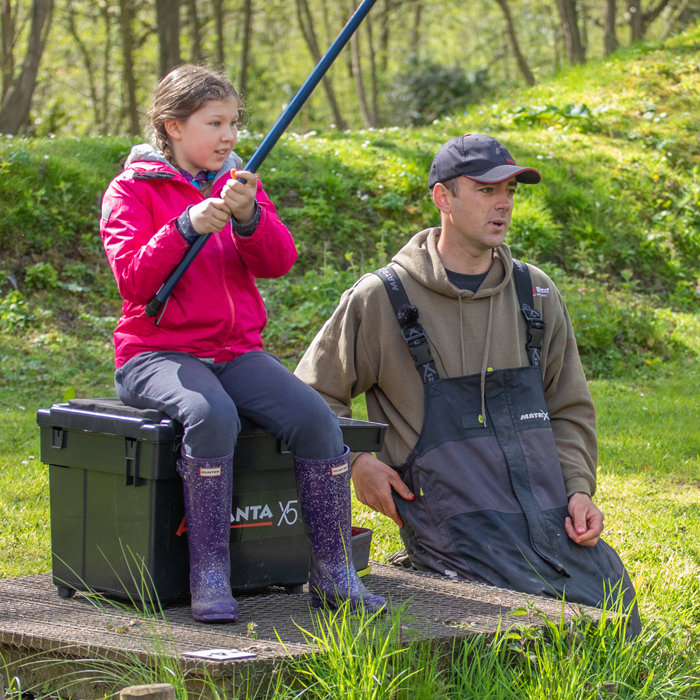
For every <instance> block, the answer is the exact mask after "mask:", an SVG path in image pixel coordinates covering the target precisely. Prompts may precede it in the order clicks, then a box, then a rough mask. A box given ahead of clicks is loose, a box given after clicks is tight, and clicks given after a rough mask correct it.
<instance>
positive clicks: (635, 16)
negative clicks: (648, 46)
mask: <svg viewBox="0 0 700 700" xmlns="http://www.w3.org/2000/svg"><path fill="white" fill-rule="evenodd" d="M629 12H630V41H631V42H632V43H633V44H634V43H635V42H636V41H641V40H642V39H643V38H644V13H643V12H642V0H630V3H629Z"/></svg>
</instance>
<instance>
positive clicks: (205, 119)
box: [165, 97, 238, 175]
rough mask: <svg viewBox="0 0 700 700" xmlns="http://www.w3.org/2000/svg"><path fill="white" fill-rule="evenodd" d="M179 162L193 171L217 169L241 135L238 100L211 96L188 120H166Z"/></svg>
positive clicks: (194, 172) (171, 143) (166, 127)
mask: <svg viewBox="0 0 700 700" xmlns="http://www.w3.org/2000/svg"><path fill="white" fill-rule="evenodd" d="M165 129H166V131H167V133H168V137H169V139H170V145H171V147H172V149H173V155H174V156H175V160H176V161H177V164H178V165H179V166H180V167H181V168H183V169H184V170H186V171H187V172H188V173H190V175H196V174H197V173H198V172H199V171H200V170H213V171H214V172H216V171H217V170H219V168H221V166H222V165H223V164H224V161H225V160H226V159H227V158H228V156H229V154H230V153H231V151H232V150H233V147H234V146H235V145H236V140H237V139H238V100H236V99H235V98H233V97H230V98H228V99H227V100H223V101H222V100H209V102H207V103H206V104H204V106H202V107H200V108H199V109H198V110H197V111H196V112H194V113H192V114H191V115H190V116H189V117H188V118H187V119H186V120H185V121H179V120H177V119H172V120H170V121H167V122H165Z"/></svg>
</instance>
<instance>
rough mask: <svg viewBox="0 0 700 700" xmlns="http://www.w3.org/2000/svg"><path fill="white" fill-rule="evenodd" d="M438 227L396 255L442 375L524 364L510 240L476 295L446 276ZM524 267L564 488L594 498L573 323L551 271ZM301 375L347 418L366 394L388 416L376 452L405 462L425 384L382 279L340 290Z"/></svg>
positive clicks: (377, 416)
mask: <svg viewBox="0 0 700 700" xmlns="http://www.w3.org/2000/svg"><path fill="white" fill-rule="evenodd" d="M440 230H441V229H440V228H432V229H427V230H425V231H421V232H420V233H418V234H416V235H415V236H413V238H411V240H410V241H409V242H408V243H407V244H406V245H405V246H404V247H403V248H402V249H401V250H400V251H399V252H398V253H397V254H396V256H395V257H394V258H393V263H394V264H393V267H394V269H396V270H397V273H398V276H399V277H400V278H401V281H402V282H403V285H404V287H405V289H406V293H407V295H408V298H409V300H410V302H411V303H412V304H413V305H415V306H416V307H417V308H418V311H419V313H420V319H419V321H420V323H421V324H422V325H423V327H424V329H425V331H426V332H427V335H428V338H429V340H430V345H431V351H432V354H433V358H434V359H435V364H436V366H437V369H438V372H439V373H440V377H442V378H444V377H458V376H461V375H469V374H477V373H480V372H484V371H486V369H487V368H491V369H494V370H497V369H506V368H509V367H523V366H528V365H529V360H528V357H527V352H526V350H525V336H526V324H525V319H524V318H523V315H522V313H521V311H520V305H519V302H518V296H517V292H516V288H515V282H514V280H513V279H512V275H513V259H512V257H511V254H510V250H509V249H508V246H506V245H501V246H500V247H499V248H497V249H495V251H494V261H493V265H492V266H491V269H490V270H489V273H488V275H487V276H486V279H485V280H484V281H483V282H482V284H481V286H480V287H479V289H478V290H477V292H476V293H473V292H470V291H465V290H460V289H458V288H457V287H455V286H454V285H453V284H452V283H451V282H450V281H449V279H448V278H447V274H446V272H445V268H444V267H443V265H442V262H441V260H440V257H439V256H438V253H437V248H436V246H437V241H438V239H439V236H440ZM528 268H529V270H530V275H531V277H532V284H533V288H534V291H535V297H534V305H535V308H536V309H537V310H538V311H539V312H540V313H541V314H542V316H543V318H544V321H545V335H544V340H543V342H542V367H543V369H544V386H545V400H546V403H547V409H548V411H549V417H550V421H551V426H552V431H553V433H554V439H555V441H556V445H557V450H558V453H559V460H560V462H561V469H562V473H563V476H564V481H565V484H566V489H567V494H568V495H569V496H571V495H572V494H573V493H576V492H583V493H587V494H589V495H590V496H592V495H593V494H594V492H595V485H596V464H597V458H598V448H597V442H596V428H595V425H596V422H595V421H596V419H595V409H594V406H593V400H592V399H591V395H590V392H589V390H588V386H587V384H586V379H585V376H584V373H583V368H582V366H581V360H580V358H579V355H578V349H577V347H576V339H575V338H574V332H573V329H572V327H571V321H570V320H569V315H568V313H567V311H566V307H565V306H564V302H563V300H562V298H561V295H560V294H559V292H558V290H557V289H556V287H555V286H554V284H553V283H552V281H551V280H550V279H549V277H547V275H545V274H544V272H542V270H540V269H538V268H536V267H533V266H532V265H528ZM296 375H297V376H298V377H300V378H301V379H302V380H303V381H304V382H306V383H307V384H309V385H310V386H312V387H313V388H314V389H316V391H318V392H319V393H320V394H321V395H322V396H323V398H324V399H325V400H326V401H327V402H328V404H329V405H330V407H331V408H332V409H333V411H334V412H335V413H336V414H337V415H339V416H347V417H350V416H351V415H352V410H351V408H350V406H351V401H352V399H353V398H354V397H356V396H359V395H360V394H362V393H365V394H366V400H367V412H368V416H369V419H370V420H373V421H377V422H380V423H388V424H389V429H388V431H387V434H386V440H385V442H384V448H383V450H382V451H381V453H379V454H378V455H377V456H378V457H379V458H380V459H381V460H382V461H384V462H386V463H387V464H393V465H398V464H401V463H403V462H404V461H405V460H406V457H407V456H408V454H409V452H410V451H411V449H412V448H413V446H414V445H415V444H416V441H417V440H418V435H419V433H420V430H421V426H422V423H423V413H424V410H423V383H422V381H421V378H420V376H419V374H418V371H417V370H416V369H415V365H414V364H413V360H412V359H411V355H410V353H409V351H408V347H407V345H406V343H405V342H404V340H403V338H402V336H401V332H400V328H399V323H398V321H397V319H396V315H395V314H394V310H393V308H392V306H391V303H390V301H389V297H388V295H387V293H386V290H385V289H384V285H383V283H382V281H381V280H380V279H379V277H377V276H376V275H375V274H367V275H364V276H363V277H361V278H360V279H359V280H358V281H357V283H356V284H355V285H354V286H353V287H352V288H351V289H348V290H347V291H346V292H345V293H344V294H343V296H342V297H341V299H340V303H339V305H338V308H337V309H336V310H335V312H334V313H333V316H332V317H331V318H330V319H328V321H327V322H326V323H325V324H324V326H323V328H322V329H321V330H320V331H319V333H318V335H317V336H316V337H315V338H314V340H313V342H312V343H311V345H310V346H309V348H308V350H307V351H306V353H305V354H304V357H303V358H302V360H301V362H300V363H299V366H298V367H297V369H296Z"/></svg>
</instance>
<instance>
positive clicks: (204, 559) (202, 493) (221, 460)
mask: <svg viewBox="0 0 700 700" xmlns="http://www.w3.org/2000/svg"><path fill="white" fill-rule="evenodd" d="M177 470H178V472H180V476H181V477H182V481H183V483H184V490H185V518H186V522H187V540H188V542H189V547H190V592H191V594H192V617H193V618H194V619H195V620H197V621H198V622H235V621H236V618H237V617H238V603H236V601H235V600H234V598H233V596H232V595H231V562H230V555H229V537H230V528H231V488H232V475H233V455H232V454H230V455H228V456H227V457H217V458H216V459H196V458H194V457H188V456H187V455H185V454H184V452H183V454H182V459H181V460H180V461H179V462H178V463H177Z"/></svg>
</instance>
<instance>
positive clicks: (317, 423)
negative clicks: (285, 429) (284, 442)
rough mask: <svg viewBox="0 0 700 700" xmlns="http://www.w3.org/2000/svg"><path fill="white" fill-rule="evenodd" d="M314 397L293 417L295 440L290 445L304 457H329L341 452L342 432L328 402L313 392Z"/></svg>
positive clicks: (336, 455) (298, 454)
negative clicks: (293, 443)
mask: <svg viewBox="0 0 700 700" xmlns="http://www.w3.org/2000/svg"><path fill="white" fill-rule="evenodd" d="M313 393H314V395H315V399H313V400H311V401H308V402H305V403H304V405H303V407H302V408H301V409H300V410H299V411H298V413H297V414H296V416H295V417H294V422H295V428H294V431H293V432H294V434H295V438H296V439H295V442H296V444H295V445H294V446H292V445H290V447H292V449H293V451H294V453H295V454H296V455H297V456H298V457H302V458H304V459H330V458H332V457H338V456H339V455H340V454H342V452H343V433H342V431H341V429H340V425H339V424H338V418H337V416H336V415H335V413H333V411H331V409H330V408H329V406H328V404H327V403H326V402H325V401H324V400H323V399H322V398H321V397H320V396H319V395H318V394H316V392H313Z"/></svg>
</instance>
